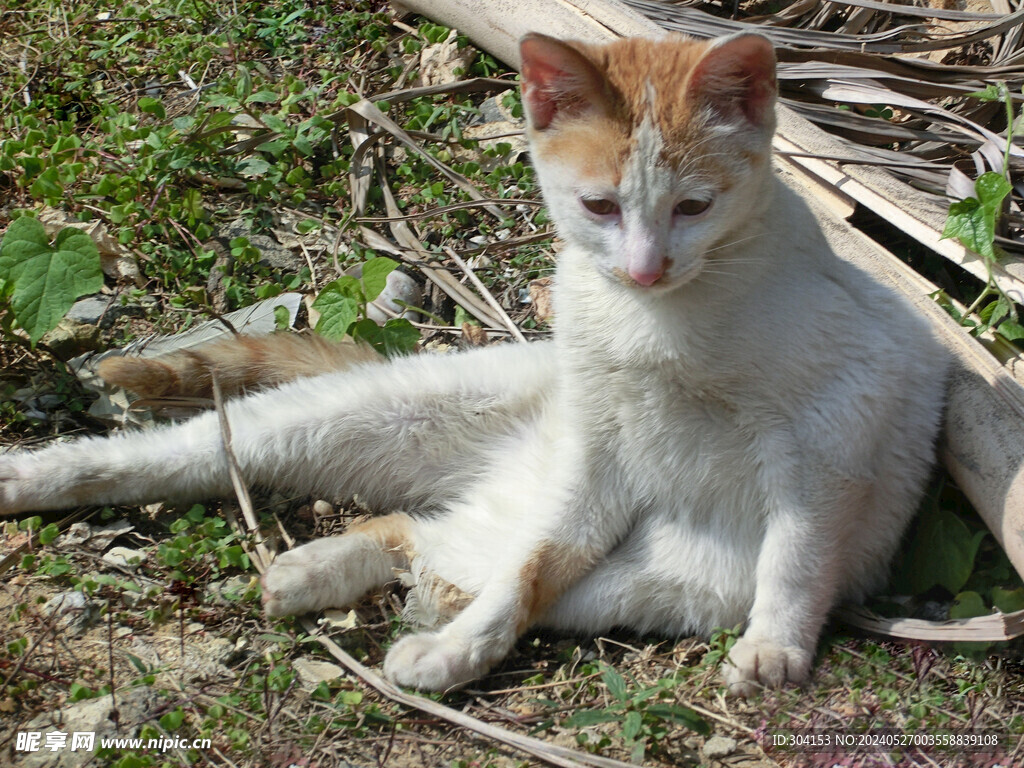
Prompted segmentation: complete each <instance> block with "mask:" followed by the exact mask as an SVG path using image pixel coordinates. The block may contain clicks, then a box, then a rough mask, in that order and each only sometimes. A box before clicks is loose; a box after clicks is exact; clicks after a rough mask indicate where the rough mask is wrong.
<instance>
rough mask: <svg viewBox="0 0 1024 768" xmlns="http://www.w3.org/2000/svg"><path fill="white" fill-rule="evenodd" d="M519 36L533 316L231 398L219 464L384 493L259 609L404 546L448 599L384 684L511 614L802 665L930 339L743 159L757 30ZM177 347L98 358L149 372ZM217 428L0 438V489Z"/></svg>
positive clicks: (367, 582)
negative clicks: (736, 635) (546, 237)
mask: <svg viewBox="0 0 1024 768" xmlns="http://www.w3.org/2000/svg"><path fill="white" fill-rule="evenodd" d="M521 51H522V80H523V103H524V107H525V111H526V113H527V116H528V124H529V127H528V132H529V138H530V142H531V146H532V157H533V161H534V163H535V165H536V168H537V172H538V174H539V177H540V182H541V187H542V189H543V192H544V197H545V200H546V201H547V204H548V206H549V208H550V211H551V214H552V217H553V218H554V220H555V222H556V223H557V227H558V233H559V235H560V236H561V238H562V239H563V240H564V242H565V248H564V250H562V252H561V253H560V255H559V257H558V268H557V277H556V294H555V295H556V322H557V329H556V331H555V334H554V338H553V340H551V341H546V342H540V343H534V344H528V345H498V346H492V347H489V348H485V349H482V350H476V351H470V352H465V353H461V354H457V355H447V356H441V355H419V356H413V357H409V358H404V359H399V360H395V361H393V362H390V363H387V364H384V365H382V364H377V363H370V362H357V363H355V364H353V365H350V366H349V367H347V368H346V369H345V370H335V371H333V372H329V373H323V374H322V375H317V376H308V377H305V378H303V377H300V378H296V379H295V380H293V381H290V382H286V383H283V384H280V385H278V386H277V387H276V388H274V389H270V390H267V391H264V392H259V393H256V394H250V395H247V396H244V397H240V398H237V399H233V400H230V401H229V402H228V405H227V408H226V412H227V416H228V418H229V420H230V424H231V429H232V433H233V438H232V447H233V450H234V453H235V455H236V456H237V460H238V463H239V465H240V467H241V470H242V472H243V474H244V476H245V478H246V480H247V481H249V482H251V483H253V484H257V485H259V486H263V487H280V488H284V489H289V490H292V491H299V492H302V493H315V494H317V495H321V496H328V497H331V496H333V497H350V496H352V495H353V494H358V495H359V497H360V498H361V499H362V500H363V501H364V502H366V503H367V504H369V505H371V506H372V507H374V508H377V509H381V510H401V511H394V512H393V513H392V514H387V515H384V516H380V517H376V518H372V519H371V520H370V521H369V522H367V523H365V524H363V525H360V526H357V527H354V528H352V529H351V530H350V531H349V532H348V533H346V534H345V535H343V536H338V537H333V538H326V539H321V540H318V541H313V542H311V543H309V544H306V545H304V546H302V547H299V548H298V549H295V550H292V551H290V552H285V553H284V554H282V555H280V556H279V557H278V558H277V559H276V561H275V562H274V565H273V566H272V568H271V569H270V570H269V571H268V573H267V574H266V576H265V579H264V582H263V601H264V603H265V606H266V611H267V613H268V614H270V615H271V616H280V615H284V614H301V613H304V612H307V611H315V610H318V609H321V608H325V607H329V606H344V605H346V604H348V603H350V602H352V601H354V600H356V599H357V598H359V597H360V596H362V595H363V594H364V593H366V592H367V591H369V590H373V589H375V588H377V587H380V586H381V585H382V584H384V583H385V582H387V581H389V580H391V579H392V578H393V573H394V570H395V569H403V570H408V571H409V572H410V573H411V574H412V575H413V576H414V577H416V578H417V579H418V586H417V587H415V588H414V597H415V598H416V599H418V601H419V603H420V605H421V606H422V607H424V608H425V609H435V610H438V611H440V612H442V613H444V612H448V613H452V612H453V611H454V612H455V615H453V616H450V620H448V621H447V623H443V624H442V625H441V626H440V627H439V628H433V629H430V630H428V631H422V632H420V633H418V634H412V635H410V636H407V637H404V638H402V639H401V640H399V641H398V642H397V643H395V645H394V646H393V647H392V648H391V650H390V652H389V653H388V655H387V658H386V660H385V662H384V670H385V672H386V674H387V675H388V676H389V677H390V678H391V679H393V680H394V681H396V682H398V683H400V684H403V685H408V686H415V687H418V688H424V689H433V690H444V689H448V688H452V687H454V686H459V685H462V684H465V683H467V682H468V681H471V680H473V679H474V678H477V677H479V676H481V675H483V674H484V673H486V672H487V671H488V669H489V668H490V667H491V666H492V665H494V664H495V663H497V662H499V661H501V660H502V658H503V657H504V656H505V655H506V654H507V653H508V652H509V650H510V649H511V647H512V645H513V643H515V641H516V638H517V637H519V635H521V634H522V633H523V632H524V631H525V630H526V629H527V628H529V627H531V626H533V625H543V626H548V627H554V628H558V629H564V630H568V631H571V632H574V633H597V632H602V631H605V630H608V629H609V628H611V627H616V626H619V627H628V628H633V629H635V630H637V631H641V632H648V631H651V632H658V633H663V634H666V635H669V636H672V635H680V634H683V633H693V632H698V633H708V632H711V631H712V630H713V629H714V628H716V627H723V626H724V627H731V626H734V625H737V624H743V625H744V627H745V630H744V633H743V635H742V637H741V638H740V639H739V640H738V642H737V643H736V645H735V646H734V647H733V649H732V652H731V655H730V659H729V663H728V665H727V667H726V673H725V674H726V681H727V683H728V684H729V685H730V687H731V688H732V689H733V690H734V691H736V692H738V693H743V694H746V693H749V692H751V691H752V690H755V689H756V688H757V687H759V686H760V685H762V684H763V685H771V686H777V685H781V684H784V683H786V682H787V681H792V682H800V681H803V680H805V679H806V678H807V676H808V674H809V671H810V667H811V660H812V657H813V655H814V650H815V645H816V642H817V639H818V635H819V633H820V631H821V628H822V625H823V623H824V622H825V620H826V616H827V614H828V613H829V610H830V609H831V608H832V607H833V606H835V605H836V604H837V602H838V601H841V600H849V599H854V600H855V599H858V598H861V597H863V596H864V595H865V593H866V592H867V591H869V590H871V589H874V588H876V587H877V586H879V585H880V584H882V583H883V581H884V579H885V576H886V571H887V565H888V562H889V560H890V558H891V557H892V556H893V554H894V552H895V550H896V547H897V544H898V542H899V539H900V536H901V534H902V532H903V530H904V527H905V525H906V523H907V522H908V520H909V519H910V517H911V515H912V513H913V512H914V509H915V506H916V504H917V502H918V498H919V496H920V494H921V492H922V487H923V485H924V483H925V481H926V478H927V476H928V474H929V468H930V466H931V463H932V458H933V442H934V440H935V436H936V433H937V431H938V428H939V422H940V415H941V410H942V402H943V392H944V373H945V359H944V355H943V352H942V350H941V348H940V347H939V346H938V345H937V343H935V341H934V340H933V339H932V337H931V335H930V332H929V329H928V328H927V326H926V324H925V323H924V322H923V321H922V320H921V319H920V318H918V317H917V316H915V314H914V313H913V311H912V310H911V309H910V308H909V307H908V306H906V305H905V304H904V302H903V301H901V300H900V299H899V298H897V297H896V296H895V295H894V294H893V293H892V292H891V291H890V290H888V289H886V288H883V287H882V286H881V285H879V284H878V283H877V282H875V281H874V280H873V279H872V278H871V277H870V276H868V275H866V274H864V273H862V272H860V271H858V270H857V269H855V268H853V267H852V266H850V265H849V264H847V263H844V262H842V261H840V260H839V259H837V258H836V256H835V255H834V254H833V253H832V252H831V251H830V250H829V248H828V246H827V245H826V243H825V241H824V239H823V237H822V235H821V233H820V231H819V229H818V226H817V224H816V222H815V220H814V218H813V216H812V214H811V213H810V212H809V210H808V209H807V207H806V206H805V204H804V203H803V202H802V201H801V200H800V199H799V198H798V197H797V196H796V195H795V194H794V193H793V192H792V191H790V190H789V189H787V188H786V187H785V186H783V185H782V184H781V183H780V182H779V181H778V180H777V179H776V178H775V177H774V176H773V173H772V168H771V157H770V150H771V139H772V133H773V129H774V105H775V97H776V81H775V57H774V53H773V51H772V48H771V46H770V44H769V43H768V42H767V41H766V40H765V39H764V38H762V37H760V36H757V35H752V34H740V35H734V36H731V37H727V38H722V39H718V40H714V41H712V42H710V43H708V42H695V41H691V40H687V39H684V38H681V37H674V36H667V37H664V38H662V39H658V40H648V39H629V40H621V41H618V42H615V43H612V44H610V45H605V46H594V45H586V44H582V43H577V42H563V41H559V40H555V39H552V38H549V37H545V36H542V35H529V36H527V37H526V38H525V39H524V40H523V41H522V45H521ZM284 338H286V339H289V340H288V341H280V340H276V341H268V342H266V344H267V345H270V346H276V347H278V349H277V351H276V352H274V351H273V350H270V353H272V354H276V355H279V356H281V357H282V358H285V359H287V360H290V363H289V364H290V365H291V369H290V370H289V371H288V372H286V373H284V374H279V378H288V377H289V376H293V375H295V374H296V373H298V372H301V371H302V370H306V369H308V368H313V369H315V368H317V366H318V365H324V364H325V363H324V362H323V361H324V360H325V359H328V358H330V357H331V354H330V353H329V352H324V353H323V355H321V354H320V352H323V350H322V349H321V348H322V347H323V344H321V343H318V342H303V341H301V340H294V339H291V338H289V337H284ZM304 344H305V345H307V346H303V345H304ZM314 347H315V349H314ZM231 350H232V348H231V345H230V343H229V346H228V347H221V348H220V349H219V350H217V351H216V352H215V353H213V354H210V355H209V356H208V358H206V360H207V361H212V363H209V364H210V365H212V367H213V369H214V370H215V371H216V370H217V367H218V365H220V364H221V363H220V361H222V360H226V359H230V358H232V357H234V358H237V359H236V360H235V361H234V365H235V366H236V368H238V369H239V370H240V371H242V373H241V374H240V373H239V370H235V371H233V372H232V371H227V370H226V369H225V370H223V371H221V374H222V375H224V376H225V377H227V376H229V375H235V374H238V375H240V376H241V377H242V378H244V371H245V369H246V368H247V367H251V368H252V371H253V372H255V373H256V374H257V375H258V374H259V373H260V371H266V370H267V369H269V370H270V372H273V370H275V369H276V368H277V367H278V365H277V363H276V362H275V361H274V360H273V359H268V358H267V354H268V353H267V350H266V349H264V347H263V342H259V341H247V342H245V343H244V344H241V345H237V346H236V347H235V348H234V351H231ZM310 350H313V352H310ZM296 359H298V360H299V362H297V363H296V362H295V361H296ZM197 360H199V358H179V359H178V360H177V361H175V360H173V359H172V360H170V361H168V366H167V367H166V368H164V367H163V366H162V365H161V364H155V365H154V364H152V363H138V364H135V367H133V363H132V362H131V361H128V362H122V363H119V364H115V365H112V366H110V367H109V368H108V370H107V374H108V375H109V377H110V378H112V379H114V380H121V381H127V382H128V383H134V384H135V385H136V386H137V387H138V388H142V389H145V388H146V387H147V386H154V387H156V388H157V389H160V388H165V389H166V388H170V389H174V388H175V386H176V385H175V383H174V379H175V377H176V376H177V377H179V378H183V379H188V378H189V375H190V374H189V370H190V367H189V366H193V367H195V365H196V364H197ZM303 360H305V361H306V362H305V363H303V362H302V361H303ZM203 365H207V363H202V364H201V365H199V367H200V368H202V367H203ZM283 365H284V362H283V361H282V368H281V370H283ZM329 365H332V366H333V365H334V364H333V363H330V364H329ZM337 367H338V368H340V367H341V365H340V364H339V365H338V366H337ZM161 371H163V373H161ZM161 376H163V377H164V378H163V379H161ZM161 381H162V382H163V383H161ZM154 382H155V383H154ZM167 382H170V383H169V384H168V383H167ZM179 383H180V382H179ZM185 383H187V381H186V382H185ZM221 440H222V438H221V431H220V429H219V427H218V423H217V416H216V415H215V414H212V413H209V414H206V415H202V416H199V417H197V418H194V419H192V420H190V421H186V422H184V423H181V424H177V425H172V426H166V427H163V428H160V429H156V430H152V431H147V432H141V433H131V434H120V435H117V436H114V437H109V438H97V439H85V440H77V441H73V442H69V443H65V444H58V445H54V446H51V447H48V448H45V449H43V450H39V451H35V452H17V453H9V454H6V455H4V456H2V457H0V512H3V513H8V514H10V513H13V512H18V511H22V510H33V509H43V508H52V507H63V506H69V505H75V504H83V503H89V504H98V503H114V502H121V503H124V502H147V501H153V500H159V499H165V498H169V497H171V498H179V499H180V498H202V497H209V496H213V495H217V494H228V493H230V489H231V485H230V482H229V479H228V465H227V460H226V458H225V452H224V449H223V447H222V442H221ZM439 585H441V587H443V588H441V587H439ZM452 585H454V588H455V591H456V592H457V593H458V594H462V595H465V596H466V597H465V599H463V600H461V601H459V600H454V601H453V600H451V599H450V596H451V594H452V590H451V588H450V587H451V586H452ZM455 608H457V610H455ZM426 612H429V610H428V611H426Z"/></svg>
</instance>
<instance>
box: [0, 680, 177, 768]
mask: <svg viewBox="0 0 1024 768" xmlns="http://www.w3.org/2000/svg"><path fill="white" fill-rule="evenodd" d="M163 703H164V702H163V700H162V699H161V698H160V695H159V694H157V693H156V692H155V691H154V690H153V689H151V688H145V687H139V688H130V689H128V690H121V691H119V692H118V694H117V700H116V705H117V723H116V724H115V722H114V705H115V700H114V697H113V696H110V695H109V694H108V695H107V696H101V697H99V698H96V699H86V700H85V701H79V702H76V703H74V704H71V705H70V706H67V707H64V708H63V709H60V710H55V711H53V712H47V713H45V714H42V715H39V716H38V717H35V718H33V719H32V720H31V721H30V722H28V723H26V724H25V725H24V726H22V727H21V728H22V730H26V731H42V732H48V731H62V732H64V733H68V734H71V733H75V732H79V733H81V732H91V733H95V734H96V736H95V739H96V746H97V747H98V746H99V742H100V739H103V738H110V737H113V736H121V737H126V738H127V737H131V736H133V735H134V734H135V733H137V732H138V729H139V726H140V725H141V724H143V723H145V722H146V721H148V720H149V719H150V718H152V717H153V715H154V713H156V712H157V711H158V709H159V708H160V706H161V705H162V704H163ZM69 743H70V737H69ZM94 761H95V752H94V750H87V749H77V750H71V749H60V750H57V751H56V752H54V751H51V750H49V749H42V750H39V751H38V752H33V753H30V754H27V755H25V756H24V757H22V758H21V761H20V762H19V763H18V764H19V765H20V766H21V768H76V767H77V766H82V765H85V764H87V763H94Z"/></svg>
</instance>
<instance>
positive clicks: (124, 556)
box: [103, 547, 149, 569]
mask: <svg viewBox="0 0 1024 768" xmlns="http://www.w3.org/2000/svg"><path fill="white" fill-rule="evenodd" d="M147 557H149V553H148V552H147V551H146V550H144V549H131V548H129V547H111V548H110V549H109V550H107V551H106V552H104V553H103V562H105V563H110V564H111V565H116V566H118V567H121V568H131V569H135V568H138V566H139V564H140V563H144V562H146V558H147Z"/></svg>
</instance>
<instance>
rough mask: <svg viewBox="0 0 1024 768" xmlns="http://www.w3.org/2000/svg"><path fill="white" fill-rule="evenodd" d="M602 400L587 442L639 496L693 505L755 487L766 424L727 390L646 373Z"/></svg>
mask: <svg viewBox="0 0 1024 768" xmlns="http://www.w3.org/2000/svg"><path fill="white" fill-rule="evenodd" d="M604 400H605V401H604V402H603V403H601V404H597V408H598V409H600V413H594V414H593V416H594V417H595V418H594V421H593V422H592V424H594V425H595V430H594V433H593V434H591V435H589V438H590V440H589V442H590V444H591V445H592V446H594V447H596V448H597V450H598V451H599V453H600V454H601V455H602V456H603V460H602V464H605V466H604V467H603V468H602V472H604V473H606V476H607V477H609V478H616V479H617V484H618V485H620V486H621V487H627V488H630V489H631V491H632V493H634V494H635V495H636V496H637V497H639V498H643V499H646V500H649V501H650V502H651V503H654V504H656V505H657V506H659V507H665V506H666V505H669V506H674V507H676V506H677V507H679V509H680V511H687V510H690V511H693V510H697V509H700V508H707V507H709V506H716V505H718V504H719V503H723V502H724V503H730V504H731V503H733V502H734V501H737V500H738V496H739V497H743V498H750V497H751V496H752V495H756V494H757V492H758V491H757V487H758V485H759V480H758V478H759V474H758V467H759V466H760V465H761V463H762V460H763V457H762V456H761V455H760V448H759V446H760V444H761V443H760V440H759V434H760V426H759V425H758V424H757V416H756V414H753V413H751V412H750V410H751V409H750V406H749V404H748V403H746V402H744V401H743V400H741V399H739V398H735V397H733V396H731V394H730V392H729V391H728V390H727V389H725V388H723V387H717V388H716V387H711V386H696V385H694V384H693V383H685V382H683V381H681V380H679V379H673V378H671V377H668V376H663V377H652V376H647V377H643V378H641V379H638V380H634V381H632V382H629V383H627V382H619V385H618V386H615V387H614V388H612V389H611V392H610V393H609V394H608V395H607V396H606V398H604ZM737 495H738V496H737Z"/></svg>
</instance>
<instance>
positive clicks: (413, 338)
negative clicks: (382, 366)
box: [318, 317, 420, 357]
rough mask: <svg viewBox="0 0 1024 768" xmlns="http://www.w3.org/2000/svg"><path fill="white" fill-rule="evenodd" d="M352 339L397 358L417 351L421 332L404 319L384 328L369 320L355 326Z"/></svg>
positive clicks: (394, 319)
mask: <svg viewBox="0 0 1024 768" xmlns="http://www.w3.org/2000/svg"><path fill="white" fill-rule="evenodd" d="M318 327H319V326H318ZM352 338H354V339H357V340H358V341H365V342H366V343H367V344H369V345H370V346H371V347H373V348H374V349H376V350H377V351H378V352H380V353H381V354H382V355H384V356H385V357H397V356H398V355H408V354H411V353H412V352H414V351H416V347H417V345H418V344H419V341H420V332H419V331H418V330H416V327H415V326H414V325H413V324H412V323H410V322H409V321H408V320H406V319H405V318H402V317H395V318H392V319H390V320H388V321H387V322H386V323H384V325H383V326H380V325H377V324H376V323H375V322H373V320H370V319H368V318H367V319H364V320H360V321H359V322H358V323H356V324H355V326H354V327H353V328H352Z"/></svg>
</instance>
